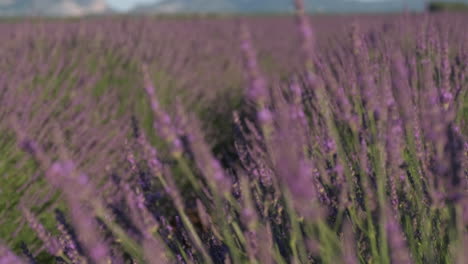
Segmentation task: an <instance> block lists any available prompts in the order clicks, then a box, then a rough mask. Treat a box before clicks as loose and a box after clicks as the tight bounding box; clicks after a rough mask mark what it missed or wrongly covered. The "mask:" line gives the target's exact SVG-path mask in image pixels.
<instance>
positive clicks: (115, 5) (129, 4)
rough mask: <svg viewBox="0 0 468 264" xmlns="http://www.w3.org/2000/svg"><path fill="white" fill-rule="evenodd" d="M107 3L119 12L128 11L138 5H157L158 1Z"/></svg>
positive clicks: (137, 0) (134, 0) (108, 0)
mask: <svg viewBox="0 0 468 264" xmlns="http://www.w3.org/2000/svg"><path fill="white" fill-rule="evenodd" d="M107 2H108V3H109V5H110V6H112V7H113V8H115V9H117V10H121V11H127V10H129V9H130V8H132V7H133V6H135V5H136V4H142V3H156V2H157V0H107Z"/></svg>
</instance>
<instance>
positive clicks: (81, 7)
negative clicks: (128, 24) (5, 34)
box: [0, 0, 111, 16]
mask: <svg viewBox="0 0 468 264" xmlns="http://www.w3.org/2000/svg"><path fill="white" fill-rule="evenodd" d="M107 12H111V9H110V8H109V6H108V5H107V3H106V0H0V15H1V16H28V15H47V16H82V15H90V14H103V13H107Z"/></svg>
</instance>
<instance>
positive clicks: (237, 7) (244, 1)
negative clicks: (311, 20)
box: [132, 0, 424, 13]
mask: <svg viewBox="0 0 468 264" xmlns="http://www.w3.org/2000/svg"><path fill="white" fill-rule="evenodd" d="M292 2H293V1H292V0H162V1H160V2H157V3H154V4H145V5H140V6H137V7H136V8H135V9H134V10H133V11H132V12H134V13H211V12H220V13H284V12H292V11H293V4H292ZM305 2H306V6H307V8H308V10H309V11H311V12H316V13H320V12H327V13H347V12H354V13H356V12H392V11H398V10H402V9H403V8H404V5H405V4H404V3H405V2H406V3H407V5H408V6H407V7H408V9H410V10H421V11H422V10H424V0H406V1H405V0H305Z"/></svg>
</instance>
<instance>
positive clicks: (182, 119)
mask: <svg viewBox="0 0 468 264" xmlns="http://www.w3.org/2000/svg"><path fill="white" fill-rule="evenodd" d="M296 8H297V14H296V16H295V20H293V19H290V18H288V19H289V20H286V19H285V18H277V20H274V21H273V20H271V19H272V18H265V20H260V19H259V18H249V19H247V18H245V19H242V20H239V19H225V18H224V19H220V20H218V21H216V23H219V24H214V23H212V22H211V21H209V20H203V19H198V20H194V21H188V20H181V21H171V20H169V19H168V20H160V21H158V23H161V24H163V26H160V27H159V28H157V30H153V28H152V25H154V22H153V20H151V19H149V18H145V19H140V18H138V19H137V18H134V20H132V21H131V22H130V21H129V20H125V19H124V20H117V22H118V23H114V22H116V21H114V20H106V19H103V20H102V21H99V23H97V24H92V25H96V27H90V25H88V24H87V23H88V22H86V21H79V22H71V23H70V24H68V25H67V26H63V25H61V24H59V23H52V22H50V23H48V22H42V24H40V27H39V28H38V29H40V31H39V36H38V37H36V39H33V38H31V36H30V30H31V25H29V24H27V23H26V24H17V25H14V26H13V28H14V29H15V30H11V29H8V28H4V27H0V29H1V31H4V32H5V34H7V35H10V36H13V39H14V40H13V41H12V42H7V43H6V44H2V45H3V46H1V48H0V52H2V53H3V54H6V53H13V54H17V56H18V57H17V58H16V63H17V64H18V65H19V66H17V67H15V69H16V71H11V70H8V69H7V66H9V65H13V61H12V60H13V58H14V57H12V56H11V55H10V56H5V57H4V58H5V59H4V60H3V61H1V62H0V67H1V68H2V69H5V70H6V72H7V73H9V74H11V79H10V78H1V79H0V87H2V90H0V102H1V103H2V104H3V105H5V107H4V108H2V110H1V111H0V117H1V118H2V120H5V121H2V124H1V126H0V131H2V132H3V131H4V134H2V136H0V146H1V147H2V149H5V151H0V154H1V155H2V159H4V160H5V162H2V163H0V164H1V166H0V174H7V173H9V170H12V171H13V168H12V167H11V166H10V165H9V164H10V163H15V165H16V167H18V168H19V169H22V172H23V173H27V174H31V175H34V176H31V177H29V178H18V179H16V180H17V181H18V182H17V183H15V180H14V179H13V180H12V179H11V178H9V177H7V176H4V177H3V178H2V181H3V179H5V182H6V183H7V184H9V185H8V186H9V187H10V188H12V187H14V188H18V192H19V193H20V194H21V196H22V197H20V198H18V199H16V198H15V199H14V200H13V202H11V203H8V202H3V201H2V204H1V206H0V212H1V214H2V215H9V216H10V218H8V219H7V220H6V221H12V220H10V219H13V217H12V216H11V215H13V214H14V213H11V212H12V209H11V208H12V207H15V206H19V207H20V208H21V210H20V212H21V214H22V215H23V217H17V218H16V219H15V220H14V221H17V223H19V226H23V224H27V225H29V226H30V229H29V230H33V231H35V233H36V234H37V235H36V238H37V240H39V241H40V243H37V242H36V241H27V242H29V243H27V244H24V245H23V246H22V247H21V249H20V248H18V247H17V248H15V245H10V246H13V248H14V250H13V251H15V252H12V251H11V250H9V249H8V248H7V247H6V246H3V244H2V246H0V263H43V262H44V263H46V262H52V263H350V264H351V263H384V264H385V263H464V262H465V260H466V259H467V256H466V252H465V248H466V247H467V244H466V243H468V240H467V232H468V230H467V228H468V197H467V188H468V185H467V184H468V171H467V169H468V167H467V162H466V161H467V160H468V159H467V155H468V153H467V150H468V149H467V146H468V143H467V142H466V136H467V134H466V133H467V131H468V130H467V120H466V107H467V103H466V102H467V87H468V78H467V74H466V73H467V65H466V62H467V55H468V47H467V44H466V43H468V38H467V37H468V36H467V35H466V33H464V31H463V27H462V24H461V23H463V22H464V21H465V22H466V18H463V17H461V16H457V15H453V16H451V17H449V16H448V15H447V14H438V15H428V14H423V15H410V14H404V15H398V16H394V17H384V18H378V19H377V18H372V17H358V18H348V19H346V18H340V19H343V21H344V22H345V23H350V22H352V23H351V24H352V25H351V27H345V29H346V30H345V31H343V33H333V32H331V33H330V32H328V33H326V32H321V31H320V30H321V29H320V26H319V25H329V26H330V28H333V27H335V26H334V23H337V22H333V23H332V22H329V21H327V22H326V23H325V22H321V23H323V24H320V23H319V22H317V23H315V20H316V19H318V18H313V20H310V18H309V17H308V16H306V14H305V13H304V11H303V10H304V6H303V3H302V1H300V0H297V1H296ZM324 19H326V18H324ZM369 21H373V22H375V23H373V24H370V23H369ZM112 23H114V24H113V25H112V26H111V24H112ZM193 23H199V28H208V29H204V30H206V31H205V32H208V33H209V34H207V35H204V36H211V37H212V39H208V40H207V39H200V36H198V35H197V33H198V32H196V30H193V31H190V30H189V31H187V27H188V24H190V26H193ZM262 23H265V24H262ZM269 23H271V24H269ZM168 25H171V26H172V27H168ZM219 25H221V26H219ZM265 25H274V26H271V28H274V29H276V30H278V29H281V30H279V31H278V32H292V30H291V29H295V31H294V32H295V33H290V34H291V38H287V39H286V38H283V39H285V40H283V41H284V42H278V43H275V44H271V43H267V42H270V41H271V39H269V38H270V37H271V35H262V33H263V32H265V31H264V30H263V29H265V28H268V27H266V26H265ZM340 25H342V24H340ZM218 26H219V27H218ZM283 27H284V28H283ZM116 28H117V29H119V30H118V31H114V30H113V29H116ZM135 28H138V29H139V30H132V29H135ZM193 28H197V27H196V26H194V27H193ZM336 28H338V27H336ZM66 29H70V30H66ZM182 29H184V30H182ZM28 30H29V31H28ZM57 30H58V31H57ZM60 30H61V31H60ZM46 32H55V33H53V34H55V35H52V36H48V35H47V33H46ZM116 32H117V33H116ZM180 32H183V33H186V34H184V37H185V38H186V40H187V41H186V42H185V44H180V46H179V47H178V49H179V50H178V51H179V52H171V53H167V52H166V51H168V50H170V49H171V48H172V45H173V43H175V42H176V41H177V38H180V35H178V34H179V33H180ZM225 34H226V35H225ZM227 34H232V36H227ZM327 34H328V35H327ZM219 35H221V36H222V37H219V38H218V37H216V36H219ZM110 36H112V37H110ZM225 39H230V40H232V41H223V40H225ZM139 40H141V41H139ZM179 40H180V39H179ZM152 41H154V42H152ZM22 42H26V43H28V45H30V46H29V47H27V48H24V49H23V50H21V49H19V48H17V47H16V43H22ZM179 42H180V41H179ZM155 43H156V44H157V45H154V44H155ZM187 43H189V44H187ZM273 45H277V46H273ZM63 47H69V48H71V50H70V52H71V54H72V55H71V56H69V58H67V59H65V58H64V57H60V54H61V53H63V52H65V51H64V50H63ZM48 49H50V50H51V52H48V53H46V51H47V50H48ZM96 50H98V51H100V52H102V53H103V54H104V55H102V54H93V53H92V52H96ZM21 51H26V52H21ZM89 52H91V53H92V54H91V55H89V54H88V55H86V54H87V53H89ZM106 52H107V53H106ZM116 54H117V55H116ZM213 54H221V56H220V58H218V59H217V60H214V59H213V60H214V61H210V60H211V59H212V58H209V56H210V55H213ZM265 54H268V56H272V57H276V59H274V60H273V61H277V62H279V63H276V65H275V63H268V59H265V58H268V56H267V55H265ZM94 55H96V56H94ZM97 55H99V56H97ZM31 56H33V57H34V56H35V57H34V62H35V63H28V62H29V60H30V57H31ZM224 56H225V57H224ZM50 58H53V59H52V60H49V59H50ZM204 60H207V61H209V62H206V64H204V63H203V61H204ZM220 65H223V66H220ZM209 66H211V68H210V67H209ZM203 67H207V69H204V68H203ZM109 68H111V70H109ZM285 68H286V70H285ZM93 72H97V73H98V74H93ZM129 72H130V73H131V75H132V77H128V79H125V78H122V76H126V75H125V74H126V73H129ZM31 73H34V74H31ZM201 73H204V74H201ZM102 75H106V78H101V77H102ZM129 75H130V74H129ZM135 76H137V77H135ZM216 77H217V78H216ZM241 77H244V80H242V78H241ZM122 83H123V84H122ZM231 85H233V86H231ZM108 86H110V87H112V86H116V88H115V89H114V90H111V89H109V88H108ZM217 86H220V89H216V87H217ZM221 88H223V89H221ZM229 89H231V90H229ZM174 91H176V92H177V93H179V94H178V97H177V99H173V98H172V97H173V95H174V93H175V92H174ZM238 97H241V99H239V98H238ZM224 98H227V99H228V100H235V101H236V102H234V103H232V102H226V105H224V108H223V107H222V106H219V105H220V104H222V102H221V99H224ZM233 98H234V99H233ZM204 104H210V107H208V108H206V107H203V105H204ZM218 111H219V112H222V113H221V114H220V116H221V117H222V118H225V119H226V120H222V121H223V122H221V123H220V122H217V120H216V118H213V115H216V114H217V112H218ZM226 127H229V129H226ZM217 129H219V130H221V131H222V133H227V134H228V135H223V136H220V137H219V138H216V137H217V136H218V135H219V131H216V130H217ZM217 132H218V133H217ZM213 136H214V137H215V138H213ZM220 138H221V139H220ZM217 139H218V140H217ZM12 142H15V143H16V147H13V146H12V145H11V143H12ZM17 150H21V151H22V152H18V151H17ZM7 160H12V161H8V162H7ZM7 163H8V164H7ZM16 163H17V164H16ZM7 165H8V167H7ZM3 168H8V170H7V169H3ZM20 171H21V170H20ZM6 179H8V181H7V180H6ZM11 182H13V183H11ZM31 186H33V187H34V188H33V187H31ZM9 194H10V195H11V193H9ZM2 199H3V198H2ZM44 204H48V205H47V206H45V205H44ZM38 207H39V208H38ZM52 212H54V213H52ZM54 214H55V217H53V215H54ZM46 219H47V221H45V220H46ZM1 221H2V222H0V223H2V224H3V223H5V222H4V221H5V220H3V219H2V220H1ZM43 222H47V223H43ZM21 232H23V233H24V232H30V231H22V230H21V229H20V228H18V229H16V230H15V232H13V233H16V234H12V235H8V236H7V235H4V233H2V237H1V238H2V240H6V242H7V243H9V244H12V243H11V237H15V236H18V233H21ZM29 244H31V245H29ZM39 252H45V253H43V254H46V255H47V256H48V259H47V260H44V259H40V256H39V255H40V254H39Z"/></svg>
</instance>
